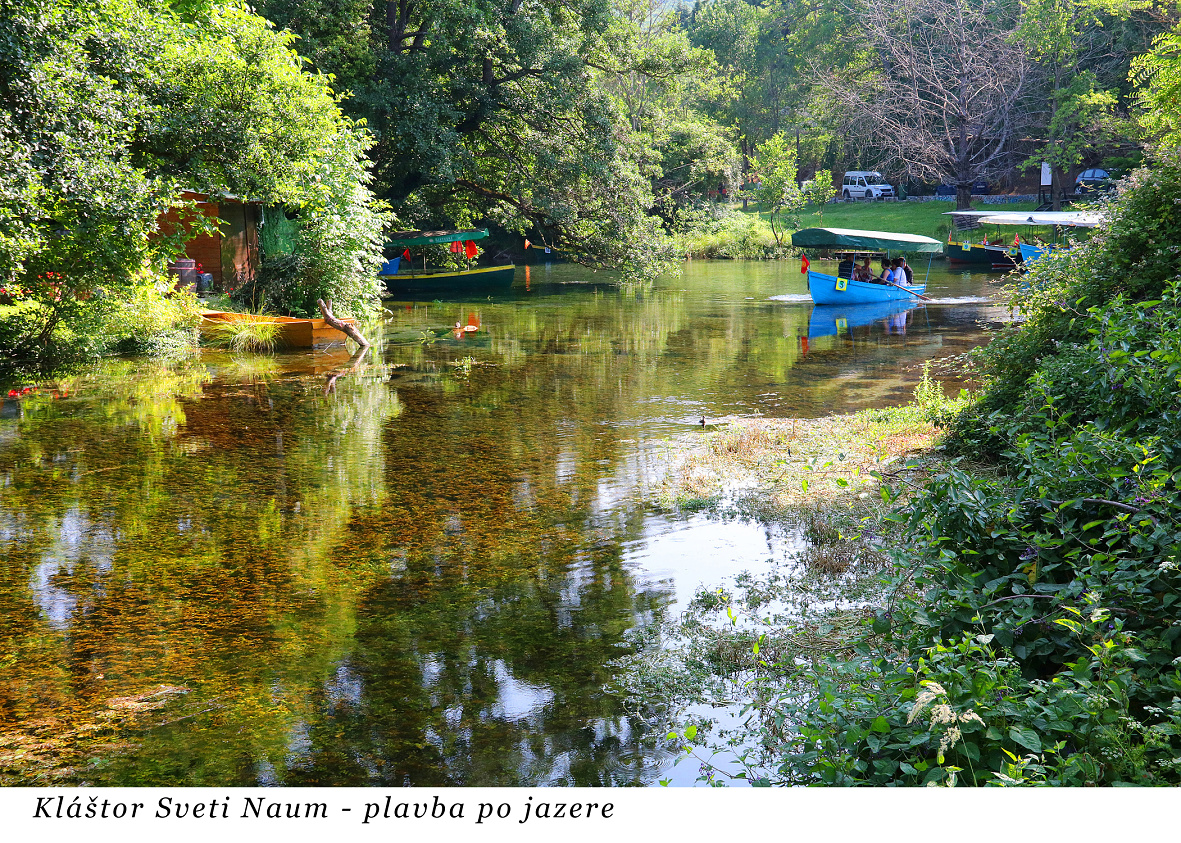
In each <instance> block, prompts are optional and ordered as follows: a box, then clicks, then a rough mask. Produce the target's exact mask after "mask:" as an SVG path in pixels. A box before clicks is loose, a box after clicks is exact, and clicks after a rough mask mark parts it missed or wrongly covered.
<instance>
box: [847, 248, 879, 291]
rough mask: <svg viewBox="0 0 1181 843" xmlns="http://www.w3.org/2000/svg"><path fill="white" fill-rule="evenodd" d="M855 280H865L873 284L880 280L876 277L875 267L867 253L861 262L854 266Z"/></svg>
mask: <svg viewBox="0 0 1181 843" xmlns="http://www.w3.org/2000/svg"><path fill="white" fill-rule="evenodd" d="M853 280H854V281H864V282H866V283H869V284H872V283H873V282H874V281H877V280H878V279H876V278H874V275H873V267H871V266H870V265H869V255H866V256H865V257H863V258H862V259H861V264H860V265H859V266H856V267H854V269H853Z"/></svg>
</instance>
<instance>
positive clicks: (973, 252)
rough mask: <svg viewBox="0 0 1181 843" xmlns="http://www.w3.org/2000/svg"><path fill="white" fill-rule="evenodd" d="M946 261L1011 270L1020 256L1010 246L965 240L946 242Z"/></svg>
mask: <svg viewBox="0 0 1181 843" xmlns="http://www.w3.org/2000/svg"><path fill="white" fill-rule="evenodd" d="M945 252H946V254H947V260H948V261H949V262H950V263H953V264H959V265H963V264H971V265H977V264H983V265H987V266H991V267H992V268H994V269H1002V268H1004V269H1011V268H1012V267H1015V266H1016V265H1017V259H1018V258H1019V257H1020V254H1019V253H1018V252H1017V251H1016V249H1013V248H1012V247H1010V246H999V245H996V244H993V243H971V242H968V241H966V240H964V241H958V242H957V241H955V240H948V241H947V248H946V250H945Z"/></svg>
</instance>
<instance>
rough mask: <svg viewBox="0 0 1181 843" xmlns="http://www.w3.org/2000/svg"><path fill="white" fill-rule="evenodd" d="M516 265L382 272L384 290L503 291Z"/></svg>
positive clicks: (395, 291)
mask: <svg viewBox="0 0 1181 843" xmlns="http://www.w3.org/2000/svg"><path fill="white" fill-rule="evenodd" d="M516 271H517V268H516V266H514V265H513V264H511V263H510V264H508V265H507V266H482V267H477V268H475V269H460V270H433V269H426V270H423V269H418V270H409V271H402V272H398V273H397V274H395V275H382V276H381V278H382V280H383V281H385V289H386V293H387V294H389V295H398V294H399V293H434V292H470V291H492V290H500V291H507V290H508V288H509V287H511V286H512V284H513V277H514V276H515V274H516Z"/></svg>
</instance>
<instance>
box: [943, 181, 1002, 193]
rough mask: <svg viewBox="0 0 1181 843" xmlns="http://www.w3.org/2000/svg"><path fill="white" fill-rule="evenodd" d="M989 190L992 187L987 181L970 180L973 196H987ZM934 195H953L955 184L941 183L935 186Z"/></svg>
mask: <svg viewBox="0 0 1181 843" xmlns="http://www.w3.org/2000/svg"><path fill="white" fill-rule="evenodd" d="M991 192H992V188H991V186H989V184H988V182H986V181H977V182H972V195H973V196H987V195H988V194H989V193H991ZM935 195H936V196H955V185H954V184H941V185H939V186H938V187H937V188H935Z"/></svg>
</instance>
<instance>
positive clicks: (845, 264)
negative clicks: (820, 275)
mask: <svg viewBox="0 0 1181 843" xmlns="http://www.w3.org/2000/svg"><path fill="white" fill-rule="evenodd" d="M837 277H838V278H852V277H853V256H852V255H845V259H844V260H843V261H841V262H840V264H838V265H837Z"/></svg>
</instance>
